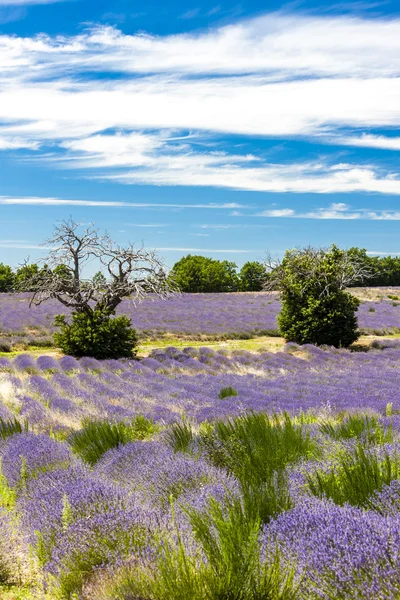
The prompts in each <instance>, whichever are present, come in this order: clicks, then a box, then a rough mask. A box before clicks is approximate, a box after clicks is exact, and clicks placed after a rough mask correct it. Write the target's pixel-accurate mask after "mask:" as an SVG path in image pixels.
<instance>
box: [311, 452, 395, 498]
mask: <svg viewBox="0 0 400 600" xmlns="http://www.w3.org/2000/svg"><path fill="white" fill-rule="evenodd" d="M399 476H400V457H399V456H398V455H394V456H391V455H389V454H388V453H387V452H385V453H383V454H382V455H381V456H380V455H379V454H378V453H376V452H372V451H370V450H367V449H365V448H364V446H363V445H362V444H358V445H357V446H356V449H355V451H354V452H348V453H346V454H345V455H344V456H342V457H341V458H340V459H339V461H338V466H337V467H336V468H334V469H332V470H331V471H329V472H325V471H323V470H321V469H316V470H315V471H314V473H312V474H310V475H308V476H307V481H308V485H309V488H310V491H311V493H312V494H314V496H319V497H326V498H330V499H331V500H333V502H335V504H338V505H340V506H343V505H344V504H346V503H349V504H351V505H352V506H358V507H363V508H369V507H370V498H371V496H372V494H374V492H376V491H380V490H381V489H382V488H383V486H384V485H389V484H390V482H391V481H393V480H394V479H398V478H399Z"/></svg>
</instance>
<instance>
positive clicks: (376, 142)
mask: <svg viewBox="0 0 400 600" xmlns="http://www.w3.org/2000/svg"><path fill="white" fill-rule="evenodd" d="M332 141H333V143H335V144H338V143H340V144H344V145H345V146H359V147H364V148H380V149H382V150H400V137H387V136H384V135H373V134H368V133H363V134H362V135H360V136H358V137H357V136H350V137H340V136H339V137H337V138H336V139H335V138H334V139H333V140H332Z"/></svg>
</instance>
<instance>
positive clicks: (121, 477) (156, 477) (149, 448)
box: [95, 441, 230, 508]
mask: <svg viewBox="0 0 400 600" xmlns="http://www.w3.org/2000/svg"><path fill="white" fill-rule="evenodd" d="M95 473H97V474H100V475H102V476H103V477H105V478H106V479H107V480H112V481H114V482H116V483H118V484H119V485H120V486H122V487H127V488H128V489H130V490H132V491H134V492H138V493H140V494H146V493H147V494H148V493H150V495H151V498H152V501H153V502H154V503H155V505H156V506H160V507H163V508H166V507H167V506H168V503H169V501H170V498H171V497H173V498H178V497H179V496H180V495H181V494H182V493H184V492H188V491H190V490H199V489H201V488H202V487H203V486H205V485H210V484H214V485H216V484H217V483H218V484H223V482H225V483H226V485H227V486H229V484H230V478H228V477H227V476H226V474H225V473H224V472H223V471H221V470H219V469H216V468H215V467H212V466H211V465H209V464H208V463H206V462H205V461H204V460H201V459H194V458H191V457H189V456H185V455H183V454H175V453H174V452H173V451H172V450H171V449H170V448H169V447H168V446H166V445H165V444H164V443H162V442H156V441H150V442H140V441H138V442H132V443H130V444H127V445H126V446H122V447H120V448H116V449H114V450H109V451H108V452H106V454H105V455H104V456H103V458H102V459H101V460H100V461H99V463H98V464H97V466H96V468H95Z"/></svg>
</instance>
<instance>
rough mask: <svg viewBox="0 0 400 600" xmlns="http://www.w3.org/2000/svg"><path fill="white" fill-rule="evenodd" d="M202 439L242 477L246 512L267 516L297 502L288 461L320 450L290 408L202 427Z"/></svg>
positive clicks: (214, 458) (219, 461)
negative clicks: (289, 482) (290, 484)
mask: <svg viewBox="0 0 400 600" xmlns="http://www.w3.org/2000/svg"><path fill="white" fill-rule="evenodd" d="M200 444H201V446H202V447H203V449H204V452H205V454H206V456H207V457H208V459H209V460H210V461H211V462H212V463H213V464H214V465H216V466H218V467H222V468H225V469H227V470H228V472H229V473H231V474H232V475H234V476H235V477H236V478H237V479H238V480H239V483H240V486H241V490H242V494H243V500H244V505H245V509H246V512H247V513H248V514H249V515H250V516H252V517H253V518H254V516H255V515H257V516H258V518H260V520H261V521H262V522H267V521H269V519H270V518H271V517H273V516H275V515H276V514H278V513H279V512H281V511H282V510H287V509H288V508H290V507H291V501H290V496H289V493H288V487H287V479H286V474H285V472H284V470H285V468H286V466H287V465H288V464H290V463H294V462H296V461H298V460H300V459H301V458H302V457H307V456H316V455H317V453H318V451H317V445H316V443H315V442H314V441H313V440H312V439H311V438H310V435H309V433H308V432H306V431H305V429H304V426H303V425H302V424H298V423H295V422H294V420H292V419H291V417H290V416H289V415H288V414H287V413H284V414H282V415H273V416H272V417H269V416H268V415H266V414H262V413H251V414H248V415H245V416H243V417H238V418H236V419H230V420H228V421H217V422H216V423H215V424H214V425H213V426H210V427H209V428H208V429H205V430H203V431H201V432H200Z"/></svg>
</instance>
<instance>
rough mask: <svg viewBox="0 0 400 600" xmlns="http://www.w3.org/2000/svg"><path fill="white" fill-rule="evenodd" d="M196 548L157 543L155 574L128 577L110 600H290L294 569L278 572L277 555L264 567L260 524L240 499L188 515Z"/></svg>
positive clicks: (294, 591) (178, 541) (293, 591)
mask: <svg viewBox="0 0 400 600" xmlns="http://www.w3.org/2000/svg"><path fill="white" fill-rule="evenodd" d="M187 514H188V517H189V521H190V524H191V527H192V530H193V534H194V537H195V539H196V542H197V544H198V550H196V551H194V552H193V551H188V550H187V549H186V547H185V545H184V542H183V540H182V538H181V535H180V534H179V531H177V533H176V542H175V543H173V542H171V541H170V540H169V539H165V540H162V541H161V543H160V548H159V551H158V552H157V555H158V556H159V559H158V564H157V568H156V570H155V571H153V570H151V571H149V572H141V573H140V572H139V571H138V570H137V569H136V570H133V571H131V572H130V573H129V572H128V573H127V574H126V575H125V577H123V578H122V580H121V581H120V583H119V584H117V586H116V589H115V588H114V594H113V596H112V597H118V598H121V600H128V599H129V600H130V599H133V598H135V599H139V598H140V599H141V600H194V599H196V600H294V599H295V598H297V592H298V586H297V585H296V584H295V582H294V569H293V568H286V569H284V568H283V567H282V560H281V555H280V552H279V550H278V549H276V552H275V553H274V555H273V556H272V557H271V559H270V560H269V561H268V562H265V563H262V562H261V559H260V547H259V533H260V525H261V523H260V521H259V520H258V519H252V518H248V515H247V513H246V511H245V509H244V508H243V504H242V502H241V500H240V498H235V497H231V498H229V499H228V500H227V501H226V502H225V503H224V504H223V505H221V504H219V503H218V502H217V501H215V500H214V499H210V500H209V503H208V507H207V509H206V510H205V511H201V512H198V511H196V510H194V509H188V510H187Z"/></svg>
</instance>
